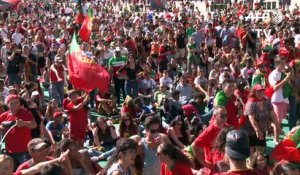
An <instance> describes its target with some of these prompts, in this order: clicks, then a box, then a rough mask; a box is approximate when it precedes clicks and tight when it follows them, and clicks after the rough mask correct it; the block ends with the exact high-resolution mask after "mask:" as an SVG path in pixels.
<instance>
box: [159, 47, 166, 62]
mask: <svg viewBox="0 0 300 175" xmlns="http://www.w3.org/2000/svg"><path fill="white" fill-rule="evenodd" d="M159 53H160V54H165V53H166V48H165V46H164V45H163V44H161V45H160V46H159ZM166 60H167V55H163V56H158V62H161V61H166Z"/></svg>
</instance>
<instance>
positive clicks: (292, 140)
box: [271, 127, 300, 163]
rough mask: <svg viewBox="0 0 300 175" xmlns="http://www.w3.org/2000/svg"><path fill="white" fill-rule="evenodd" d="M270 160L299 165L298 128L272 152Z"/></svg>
mask: <svg viewBox="0 0 300 175" xmlns="http://www.w3.org/2000/svg"><path fill="white" fill-rule="evenodd" d="M271 159H273V160H276V161H281V160H287V161H290V162H294V163H300V127H298V128H297V129H295V131H294V132H292V133H291V134H289V135H288V136H287V137H286V138H285V139H284V140H283V141H282V142H280V143H279V144H278V145H277V146H276V147H275V148H274V149H273V151H272V153H271Z"/></svg>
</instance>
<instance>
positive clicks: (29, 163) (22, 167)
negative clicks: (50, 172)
mask: <svg viewBox="0 0 300 175" xmlns="http://www.w3.org/2000/svg"><path fill="white" fill-rule="evenodd" d="M49 160H53V158H51V157H47V159H46V161H49ZM34 165H35V164H33V161H32V159H30V160H27V161H26V162H24V163H22V164H21V165H20V166H19V167H18V169H17V170H16V172H15V173H19V174H22V173H21V171H22V170H26V169H29V168H31V167H33V166H34ZM39 174H40V173H37V174H36V175H39ZM14 175H15V174H14Z"/></svg>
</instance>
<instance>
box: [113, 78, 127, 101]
mask: <svg viewBox="0 0 300 175" xmlns="http://www.w3.org/2000/svg"><path fill="white" fill-rule="evenodd" d="M113 80H114V84H115V95H116V97H117V102H118V103H119V104H120V98H121V94H120V90H122V92H123V97H124V98H125V97H126V93H125V88H124V87H125V79H119V78H117V77H114V79H113Z"/></svg>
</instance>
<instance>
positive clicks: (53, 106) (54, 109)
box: [45, 99, 62, 123]
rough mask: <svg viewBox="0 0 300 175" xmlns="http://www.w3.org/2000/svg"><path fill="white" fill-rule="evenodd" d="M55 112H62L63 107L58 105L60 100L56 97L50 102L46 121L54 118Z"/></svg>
mask: <svg viewBox="0 0 300 175" xmlns="http://www.w3.org/2000/svg"><path fill="white" fill-rule="evenodd" d="M55 112H62V109H61V108H60V107H59V106H58V102H57V101H56V100H55V99H51V100H50V101H49V103H48V106H47V109H46V113H45V120H46V123H47V122H48V121H51V120H53V115H54V113H55Z"/></svg>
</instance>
